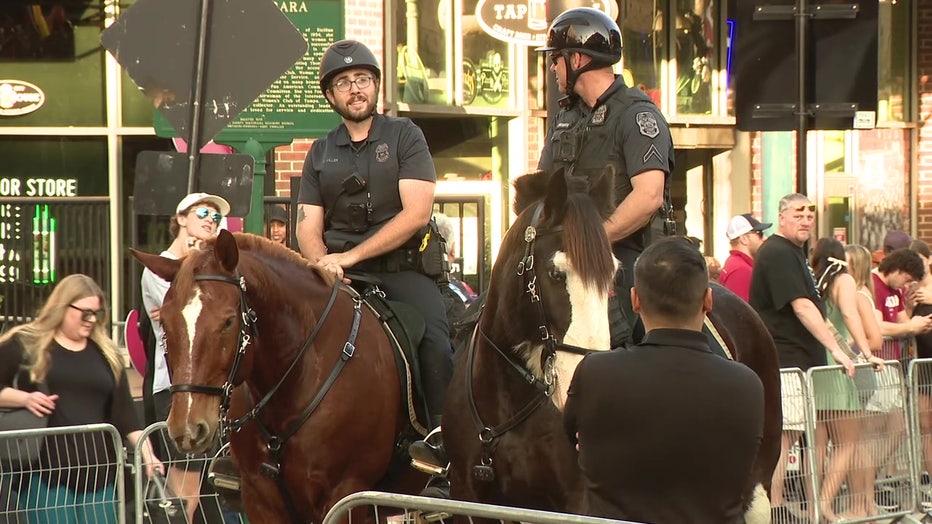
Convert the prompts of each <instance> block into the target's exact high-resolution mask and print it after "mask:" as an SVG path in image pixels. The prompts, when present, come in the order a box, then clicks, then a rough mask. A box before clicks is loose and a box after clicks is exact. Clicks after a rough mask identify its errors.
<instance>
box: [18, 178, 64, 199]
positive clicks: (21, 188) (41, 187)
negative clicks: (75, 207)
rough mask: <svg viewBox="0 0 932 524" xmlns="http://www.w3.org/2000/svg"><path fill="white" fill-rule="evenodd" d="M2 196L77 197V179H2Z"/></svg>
mask: <svg viewBox="0 0 932 524" xmlns="http://www.w3.org/2000/svg"><path fill="white" fill-rule="evenodd" d="M0 196H5V197H21V196H27V197H76V196H78V179H77V178H26V179H21V178H0Z"/></svg>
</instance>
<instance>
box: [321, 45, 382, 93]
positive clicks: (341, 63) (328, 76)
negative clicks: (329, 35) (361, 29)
mask: <svg viewBox="0 0 932 524" xmlns="http://www.w3.org/2000/svg"><path fill="white" fill-rule="evenodd" d="M355 67H364V68H366V69H368V70H370V71H372V73H373V74H374V75H375V79H376V80H379V81H381V80H382V70H381V69H379V61H378V60H376V58H375V55H374V54H373V53H372V51H370V50H369V48H368V47H366V46H365V45H363V44H361V43H359V42H357V41H355V40H340V41H339V42H336V43H335V44H333V45H331V46H330V47H328V48H327V50H326V51H325V52H324V56H323V58H321V59H320V91H321V92H322V93H323V92H326V91H327V87H329V86H330V82H331V81H332V80H333V77H334V76H336V75H337V74H339V73H340V71H346V70H347V69H353V68H355Z"/></svg>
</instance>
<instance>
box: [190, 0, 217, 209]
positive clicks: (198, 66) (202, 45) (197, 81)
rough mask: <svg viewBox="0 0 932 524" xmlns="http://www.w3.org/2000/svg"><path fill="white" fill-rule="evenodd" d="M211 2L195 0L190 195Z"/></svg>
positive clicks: (197, 152) (193, 186)
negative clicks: (195, 44) (196, 19)
mask: <svg viewBox="0 0 932 524" xmlns="http://www.w3.org/2000/svg"><path fill="white" fill-rule="evenodd" d="M210 2H211V0H195V4H196V5H197V7H198V8H199V11H200V13H201V16H200V19H199V20H198V24H197V29H196V30H195V31H196V33H195V35H196V36H195V39H196V41H197V55H196V57H195V59H194V71H193V76H194V85H193V86H191V97H190V100H191V112H190V120H189V121H188V129H189V130H190V132H191V133H190V135H189V136H188V144H190V147H188V194H191V193H194V192H195V190H196V179H197V168H198V164H199V162H198V155H200V152H201V147H200V143H201V111H202V106H203V104H202V102H203V101H204V70H205V69H206V67H205V66H206V65H207V64H206V63H205V58H206V56H207V45H208V40H209V39H210V34H209V31H210V25H209V22H210Z"/></svg>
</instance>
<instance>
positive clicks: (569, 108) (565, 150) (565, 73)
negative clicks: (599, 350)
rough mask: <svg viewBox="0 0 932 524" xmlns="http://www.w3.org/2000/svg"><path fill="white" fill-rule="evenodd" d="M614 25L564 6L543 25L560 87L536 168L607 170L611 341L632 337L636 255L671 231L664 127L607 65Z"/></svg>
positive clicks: (593, 12) (617, 56)
mask: <svg viewBox="0 0 932 524" xmlns="http://www.w3.org/2000/svg"><path fill="white" fill-rule="evenodd" d="M621 49H622V42H621V31H620V30H619V29H618V24H616V23H615V21H614V20H612V19H611V18H610V17H608V16H607V15H606V14H605V13H603V12H602V11H599V10H597V9H592V8H589V7H578V8H573V9H569V10H567V11H564V12H563V13H562V14H560V15H559V16H558V17H557V18H556V19H555V20H554V21H553V23H552V24H551V25H550V30H549V33H548V35H547V45H546V46H544V47H540V48H538V49H537V51H540V52H545V53H547V56H548V59H549V64H550V69H551V70H552V71H553V72H554V74H555V75H556V77H557V83H558V84H559V87H560V90H561V92H562V93H563V94H564V95H566V96H565V97H564V98H562V99H561V100H560V111H559V113H558V114H557V116H556V118H554V120H553V122H551V124H550V126H549V130H548V132H547V140H546V142H545V144H544V149H543V151H542V152H541V157H540V162H539V164H538V168H539V169H541V170H543V171H548V172H554V171H555V170H556V169H558V168H560V167H563V168H565V174H566V176H567V177H568V178H570V179H577V180H580V181H586V180H587V179H594V177H597V176H598V175H599V174H600V173H601V172H602V170H603V168H604V167H605V166H606V165H612V166H614V168H615V173H616V175H615V205H616V206H617V207H616V208H615V211H614V212H613V213H612V215H611V216H610V217H609V218H608V219H607V220H606V221H605V231H606V232H607V233H608V237H609V240H611V242H612V251H613V252H614V254H615V256H616V257H617V258H618V259H619V260H620V261H621V263H622V268H621V269H620V270H619V272H618V276H617V277H616V281H615V297H614V298H613V299H612V301H611V302H610V311H609V319H610V321H611V327H612V347H618V346H621V345H627V344H629V343H631V342H632V338H633V335H632V330H633V327H634V320H635V317H634V312H633V311H632V309H631V302H630V290H631V287H632V286H633V283H634V282H633V278H634V277H633V268H634V261H635V260H636V259H637V256H638V255H639V254H640V253H641V251H643V250H644V248H645V247H646V246H647V245H648V244H650V242H651V241H652V239H654V238H656V237H659V236H662V235H666V234H672V233H673V229H674V228H675V227H674V224H673V221H672V216H671V208H670V205H669V189H668V185H669V177H670V173H672V172H673V141H672V139H671V137H670V128H669V125H668V124H667V122H666V120H665V119H664V117H663V115H661V114H660V111H659V110H658V109H657V106H656V105H654V103H653V102H652V101H651V99H650V98H649V97H648V96H647V95H646V94H645V93H644V92H643V91H641V90H639V89H636V88H631V87H629V86H626V85H625V82H624V80H623V78H622V77H621V76H620V75H615V74H614V72H613V70H612V66H613V65H614V64H616V63H618V62H619V61H620V60H621Z"/></svg>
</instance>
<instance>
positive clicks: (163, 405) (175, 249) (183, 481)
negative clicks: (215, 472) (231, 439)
mask: <svg viewBox="0 0 932 524" xmlns="http://www.w3.org/2000/svg"><path fill="white" fill-rule="evenodd" d="M175 212H176V214H175V215H174V216H172V222H171V225H170V226H169V231H170V232H171V235H172V238H174V240H173V241H172V243H171V245H170V246H168V249H166V250H165V251H162V253H161V256H163V257H166V258H171V259H179V258H181V257H183V256H185V255H187V254H188V252H189V251H191V250H192V249H197V248H198V246H199V245H200V244H201V243H202V242H204V241H205V240H208V239H211V238H213V237H215V236H216V235H217V231H218V229H219V228H220V221H221V220H223V217H225V216H226V215H227V214H228V213H229V212H230V203H229V202H227V201H226V200H225V199H224V198H222V197H219V196H217V195H211V194H209V193H191V194H189V195H187V196H186V197H184V198H182V199H181V202H178V206H177V207H176V208H175ZM170 285H171V283H170V282H167V281H165V280H162V278H161V277H159V276H157V275H156V274H155V273H153V272H152V271H149V269H148V268H146V269H145V270H143V272H142V303H143V306H144V307H145V309H146V313H148V315H149V320H150V321H151V322H152V333H153V334H154V336H155V343H156V347H155V352H154V354H153V355H151V356H150V358H149V361H150V362H149V363H148V364H146V380H145V381H144V388H143V398H144V405H145V407H146V409H145V411H146V424H152V423H154V422H159V421H162V420H165V419H167V418H168V412H169V411H171V392H170V391H169V387H170V386H171V378H170V377H169V374H168V364H167V363H166V362H165V347H164V346H163V345H162V338H163V335H164V330H163V329H162V323H161V316H160V311H161V308H162V301H163V300H164V299H165V293H167V292H168V288H169V286H170ZM149 377H151V382H150V379H149ZM150 384H151V386H152V387H151V388H150V387H148V386H149V385H150ZM173 451H174V450H165V449H162V450H159V454H160V458H161V459H162V460H169V459H171V460H172V461H173V462H175V461H176V460H181V459H182V458H183V456H177V455H176V456H171V457H169V456H166V454H168V453H172V452H173ZM167 480H168V484H169V486H170V487H171V488H172V490H173V491H174V493H176V494H178V495H179V496H181V497H183V498H184V500H185V501H187V502H186V506H187V507H186V510H187V515H188V521H189V522H193V521H194V513H195V510H196V509H197V502H198V493H199V492H200V486H201V472H200V471H197V470H196V469H193V470H185V469H184V462H183V461H182V467H175V466H170V467H169V468H168V476H167Z"/></svg>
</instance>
